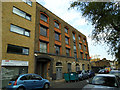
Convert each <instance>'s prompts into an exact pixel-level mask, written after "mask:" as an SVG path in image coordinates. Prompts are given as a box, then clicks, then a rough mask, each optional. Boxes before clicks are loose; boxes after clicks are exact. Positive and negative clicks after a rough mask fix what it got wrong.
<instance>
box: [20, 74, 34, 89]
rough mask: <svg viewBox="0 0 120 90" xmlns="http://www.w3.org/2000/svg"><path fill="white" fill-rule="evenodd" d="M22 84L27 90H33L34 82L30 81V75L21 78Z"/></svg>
mask: <svg viewBox="0 0 120 90" xmlns="http://www.w3.org/2000/svg"><path fill="white" fill-rule="evenodd" d="M20 84H21V85H23V86H24V87H25V88H27V89H33V87H32V86H33V82H32V80H30V75H25V76H22V77H21V78H20Z"/></svg>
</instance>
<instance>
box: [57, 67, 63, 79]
mask: <svg viewBox="0 0 120 90" xmlns="http://www.w3.org/2000/svg"><path fill="white" fill-rule="evenodd" d="M56 79H62V68H61V67H57V68H56Z"/></svg>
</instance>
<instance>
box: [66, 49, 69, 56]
mask: <svg viewBox="0 0 120 90" xmlns="http://www.w3.org/2000/svg"><path fill="white" fill-rule="evenodd" d="M66 55H67V56H70V49H68V48H66Z"/></svg>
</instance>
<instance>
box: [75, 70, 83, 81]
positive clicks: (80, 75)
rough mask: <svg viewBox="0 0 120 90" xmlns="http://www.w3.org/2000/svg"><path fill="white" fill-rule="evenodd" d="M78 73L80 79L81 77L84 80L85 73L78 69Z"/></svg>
mask: <svg viewBox="0 0 120 90" xmlns="http://www.w3.org/2000/svg"><path fill="white" fill-rule="evenodd" d="M77 73H78V79H79V80H83V79H84V78H83V73H82V71H77Z"/></svg>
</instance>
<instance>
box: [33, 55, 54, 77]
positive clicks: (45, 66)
mask: <svg viewBox="0 0 120 90" xmlns="http://www.w3.org/2000/svg"><path fill="white" fill-rule="evenodd" d="M52 60H53V58H51V57H49V56H46V55H45V56H44V55H39V56H37V57H36V63H35V73H36V74H39V75H40V76H42V77H43V78H48V77H51V76H52V72H53V69H52V66H51V62H52Z"/></svg>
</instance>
